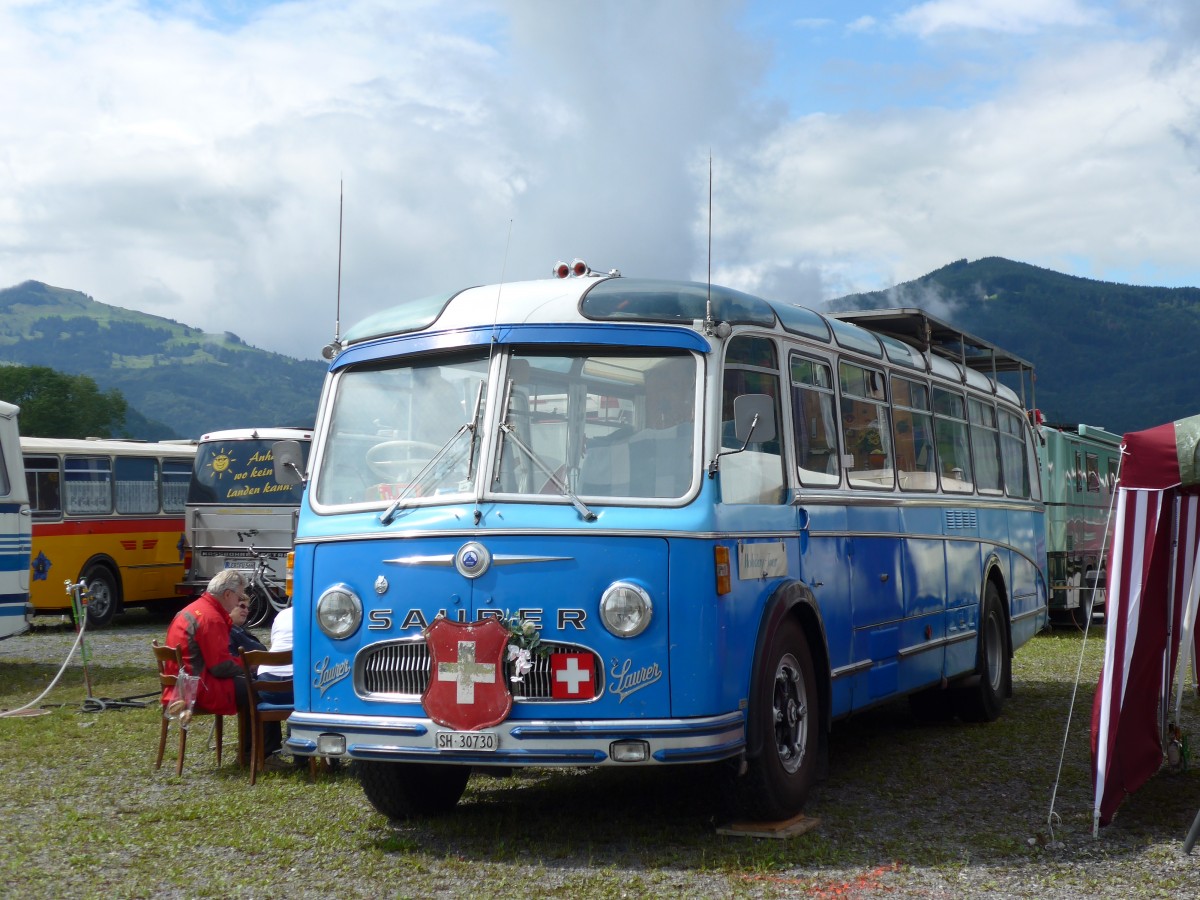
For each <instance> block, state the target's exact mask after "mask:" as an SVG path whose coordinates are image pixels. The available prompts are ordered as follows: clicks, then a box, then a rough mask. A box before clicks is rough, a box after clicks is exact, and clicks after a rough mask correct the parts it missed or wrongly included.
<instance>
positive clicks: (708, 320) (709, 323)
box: [704, 151, 715, 335]
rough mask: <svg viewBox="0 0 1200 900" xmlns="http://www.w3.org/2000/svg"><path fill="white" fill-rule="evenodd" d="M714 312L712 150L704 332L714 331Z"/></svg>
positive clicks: (709, 165) (709, 176)
mask: <svg viewBox="0 0 1200 900" xmlns="http://www.w3.org/2000/svg"><path fill="white" fill-rule="evenodd" d="M714 325H715V323H714V322H713V314H712V152H711V151H710V152H709V154H708V297H707V298H706V299H705V302H704V333H705V334H708V335H711V334H712V333H713V327H714Z"/></svg>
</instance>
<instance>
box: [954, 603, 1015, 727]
mask: <svg viewBox="0 0 1200 900" xmlns="http://www.w3.org/2000/svg"><path fill="white" fill-rule="evenodd" d="M975 652H976V656H975V676H974V683H973V684H971V685H970V686H967V687H963V688H959V689H958V694H957V699H958V703H957V704H956V705H957V711H958V715H959V717H960V718H962V719H963V721H966V722H994V721H995V720H996V719H997V718H999V717H1000V710H1001V709H1003V707H1004V695H1005V692H1006V691H1007V689H1008V684H1009V679H1010V678H1011V673H1012V659H1011V658H1010V656H1009V653H1008V629H1007V628H1006V626H1005V619H1004V612H1003V611H1002V610H1001V608H1000V590H999V589H998V588H997V587H996V585H995V582H992V581H989V582H988V583H987V587H986V588H985V589H984V592H983V606H982V607H981V608H980V610H979V647H978V649H977V650H976V651H975Z"/></svg>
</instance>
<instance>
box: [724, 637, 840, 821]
mask: <svg viewBox="0 0 1200 900" xmlns="http://www.w3.org/2000/svg"><path fill="white" fill-rule="evenodd" d="M767 654H768V655H767V660H766V662H767V665H768V668H767V670H766V671H767V677H765V678H763V679H762V683H761V684H759V685H758V687H757V694H758V696H756V697H753V698H751V704H752V705H751V711H750V722H749V728H750V729H753V730H754V731H755V732H756V734H754V735H751V736H750V737H751V741H750V743H751V745H752V746H753V745H754V744H755V743H758V744H759V746H760V747H761V750H760V752H759V753H758V754H757V755H756V756H754V757H753V758H751V759H748V760H747V768H746V771H745V773H744V774H742V775H740V776H735V777H734V778H733V782H732V785H731V787H732V800H733V803H734V806H735V809H736V811H737V812H738V813H740V814H742V815H744V816H747V817H750V818H755V819H761V820H767V821H780V820H783V819H788V818H791V817H792V816H795V815H796V814H798V813H799V812H800V811H801V810H802V809H803V808H804V803H805V801H806V800H807V799H808V793H809V790H810V789H811V788H812V784H813V781H814V779H815V777H816V772H817V759H818V745H819V743H820V739H821V737H820V728H821V726H820V718H821V717H820V708H821V705H820V702H819V696H818V688H817V678H816V670H815V669H814V667H813V661H812V652H811V651H810V650H809V647H808V640H807V639H806V638H805V636H804V632H803V631H802V630H801V628H800V625H799V624H798V623H797V622H795V621H794V620H788V621H786V622H784V623H783V624H781V625H780V627H779V630H778V631H776V633H775V635H774V637H773V638H772V639H771V642H770V645H769V647H768V648H767ZM753 738H758V741H757V742H756V741H755V740H753Z"/></svg>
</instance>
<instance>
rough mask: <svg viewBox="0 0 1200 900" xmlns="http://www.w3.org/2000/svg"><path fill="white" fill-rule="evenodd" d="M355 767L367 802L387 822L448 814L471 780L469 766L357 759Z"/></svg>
mask: <svg viewBox="0 0 1200 900" xmlns="http://www.w3.org/2000/svg"><path fill="white" fill-rule="evenodd" d="M354 768H355V769H356V770H357V771H358V780H359V783H360V784H362V788H363V793H365V794H366V795H367V800H369V801H370V802H371V805H372V806H374V807H375V808H376V809H377V810H379V811H380V812H381V813H383V814H384V815H385V816H387V817H388V818H389V819H409V818H413V817H417V816H437V815H441V814H443V813H447V812H449V811H450V810H452V809H454V807H455V806H456V805H457V804H458V800H459V798H460V797H462V795H463V791H465V790H466V789H467V779H468V778H470V777H471V767H470V766H448V765H447V766H444V765H434V764H430V763H388V762H365V761H363V760H358V761H357V762H356V763H355V766H354Z"/></svg>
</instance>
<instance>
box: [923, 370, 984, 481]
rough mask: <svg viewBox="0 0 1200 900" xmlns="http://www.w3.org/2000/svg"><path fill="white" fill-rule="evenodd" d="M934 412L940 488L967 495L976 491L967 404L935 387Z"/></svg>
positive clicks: (952, 394) (949, 392) (955, 394)
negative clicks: (972, 468) (940, 478)
mask: <svg viewBox="0 0 1200 900" xmlns="http://www.w3.org/2000/svg"><path fill="white" fill-rule="evenodd" d="M933 413H934V429H935V431H936V433H937V450H938V463H939V465H940V467H941V470H942V489H943V490H946V491H955V492H958V493H964V494H969V493H971V491H973V490H974V488H975V478H974V476H973V475H972V473H971V450H970V439H969V437H968V431H967V405H966V402H965V401H964V400H963V396H962V394H959V393H955V392H954V391H947V390H945V389H943V388H936V387H935V388H934V389H933Z"/></svg>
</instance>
